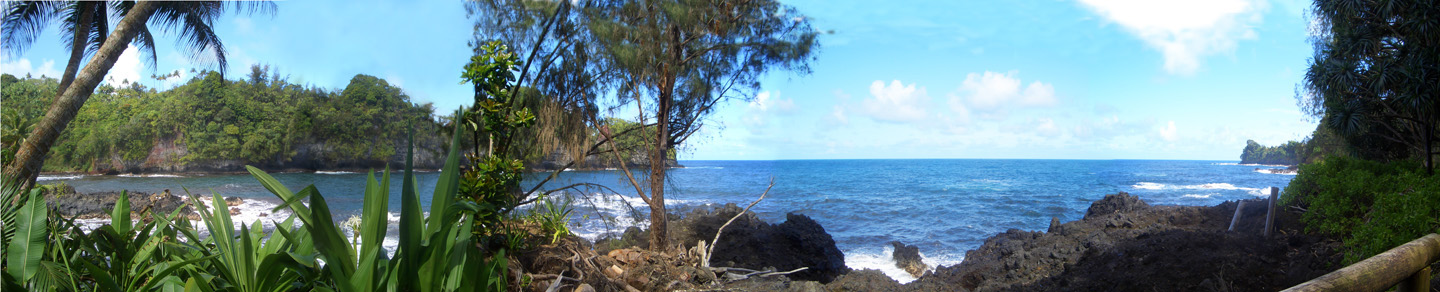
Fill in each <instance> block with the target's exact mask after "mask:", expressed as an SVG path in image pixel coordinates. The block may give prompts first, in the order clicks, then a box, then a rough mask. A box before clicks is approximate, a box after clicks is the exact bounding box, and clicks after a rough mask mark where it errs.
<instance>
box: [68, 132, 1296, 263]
mask: <svg viewBox="0 0 1440 292" xmlns="http://www.w3.org/2000/svg"><path fill="white" fill-rule="evenodd" d="M681 164H682V165H685V167H684V168H676V169H672V170H671V171H670V172H669V176H668V177H667V182H666V183H667V187H666V202H667V205H668V208H669V209H670V210H672V212H675V211H684V210H686V209H690V208H693V207H695V206H699V205H703V204H712V203H718V204H725V203H735V204H737V205H740V206H742V207H743V206H745V205H746V204H749V203H750V202H751V201H753V200H755V199H756V198H757V197H758V196H759V195H760V194H761V193H762V192H764V191H765V188H766V186H767V185H768V184H769V183H770V182H771V181H772V179H773V181H774V184H775V185H774V188H773V189H771V190H770V193H769V195H768V196H767V197H766V198H765V200H764V201H762V202H760V203H759V204H758V205H756V206H755V207H754V208H753V209H752V211H755V212H756V213H758V214H759V215H760V217H761V218H763V219H765V220H766V221H769V222H772V223H780V221H783V220H784V218H785V214H786V213H788V212H794V213H799V214H805V215H808V216H810V217H811V218H814V219H815V220H816V221H817V222H819V223H820V224H821V225H823V226H824V227H825V230H826V231H827V232H829V233H830V234H831V235H832V236H833V237H834V238H835V242H836V244H837V245H838V246H839V248H840V250H841V251H842V252H844V253H845V261H846V264H847V265H848V266H850V267H851V268H855V269H878V270H881V271H883V272H885V273H886V274H887V275H890V276H891V277H893V278H895V279H896V280H899V281H901V282H908V281H911V280H913V278H911V277H910V276H909V275H908V274H906V273H905V272H903V271H901V270H900V269H898V268H896V267H895V265H894V262H893V261H891V260H890V253H891V251H892V250H891V247H890V245H889V244H888V243H889V242H890V241H901V242H904V243H906V244H911V245H917V246H919V248H920V252H921V254H922V256H923V257H924V260H925V262H927V263H929V264H931V265H932V266H935V265H947V266H948V265H954V264H957V263H960V262H961V261H963V260H964V255H965V251H967V250H971V249H974V248H976V247H978V246H980V244H982V243H983V242H984V240H985V238H988V237H990V236H991V235H994V234H996V233H1001V232H1004V231H1006V230H1008V229H1012V228H1013V229H1021V230H1032V231H1043V230H1045V229H1046V228H1047V227H1048V226H1049V223H1050V218H1052V217H1054V218H1059V219H1060V221H1062V222H1068V221H1073V220H1078V219H1080V218H1081V217H1083V216H1084V215H1085V210H1086V209H1087V208H1088V207H1089V206H1090V203H1091V202H1093V201H1095V200H1098V199H1100V198H1102V197H1104V196H1105V195H1106V194H1114V193H1118V192H1128V193H1130V194H1133V195H1138V196H1140V198H1142V199H1144V200H1146V201H1147V202H1149V203H1150V204H1158V205H1167V204H1168V205H1215V204H1219V203H1221V202H1224V201H1228V200H1240V199H1250V198H1257V197H1263V196H1268V195H1269V191H1268V188H1269V187H1280V188H1284V187H1285V186H1286V185H1288V184H1289V182H1290V180H1291V179H1292V178H1294V175H1293V174H1284V173H1283V172H1279V171H1276V170H1278V169H1281V168H1283V167H1282V166H1268V165H1241V164H1237V163H1235V161H1194V160H1180V161H1159V160H1018V159H920V160H781V161H681ZM637 171H638V170H637ZM547 175H549V173H548V172H547V173H534V174H531V175H529V176H528V177H527V179H526V181H525V185H526V189H529V187H531V186H534V185H535V184H536V183H538V182H539V181H540V180H541V179H543V178H544V177H545V176H547ZM637 175H639V173H637ZM274 176H275V178H276V179H278V180H280V181H281V182H282V183H284V184H285V185H287V186H289V187H290V188H291V189H293V190H299V189H300V188H303V187H304V186H307V185H311V184H313V185H315V186H316V188H318V189H319V190H320V193H321V194H322V195H324V196H325V198H326V200H327V202H328V203H329V204H330V206H331V208H332V209H333V210H334V212H335V213H336V214H335V217H336V218H337V219H338V220H343V218H348V217H350V216H353V215H357V214H359V212H360V208H361V204H362V203H363V198H362V193H363V189H364V179H363V178H364V177H365V174H364V173H351V172H317V173H283V174H274ZM400 176H401V173H399V172H395V173H393V174H392V179H393V180H394V181H393V182H392V183H391V187H392V190H391V202H390V206H391V208H392V211H394V212H397V213H398V209H399V206H400V202H399V189H400V185H401V184H400ZM437 177H438V173H434V172H421V173H417V182H418V187H419V188H420V194H421V201H422V202H421V203H422V204H423V205H426V206H427V207H425V208H422V209H425V210H428V202H429V196H430V194H431V193H432V192H433V190H434V187H435V181H436V179H437ZM41 180H42V181H41V183H55V182H61V181H63V182H65V183H68V184H70V185H71V186H74V187H75V189H76V190H77V191H79V192H82V193H85V192H98V191H114V190H121V189H128V190H131V191H141V192H160V191H163V190H165V189H169V190H170V191H171V192H172V193H175V194H183V193H184V192H183V191H182V190H181V188H182V187H184V188H188V189H189V190H190V191H191V192H192V193H195V194H198V195H203V196H205V197H208V196H209V194H210V192H211V191H212V190H213V191H214V192H216V193H219V194H220V195H221V196H226V197H231V196H234V197H241V198H246V199H247V204H245V205H244V206H241V207H240V208H241V209H243V210H242V216H239V217H237V218H236V221H237V222H247V223H248V222H253V221H255V220H261V221H272V220H273V221H280V220H282V219H283V216H285V215H287V214H284V213H281V214H266V213H268V212H269V211H270V209H271V208H272V207H273V206H275V202H276V201H278V200H276V199H275V197H274V195H271V194H270V193H269V192H268V191H266V190H265V189H264V188H263V187H261V186H260V184H259V183H258V182H256V181H255V179H253V178H251V177H250V176H249V175H196V176H186V175H149V176H42V177H41ZM578 183H589V184H593V185H591V187H588V188H579V189H572V190H568V191H567V193H568V195H569V196H571V198H572V199H574V200H575V202H576V203H575V206H574V208H575V213H574V214H573V215H574V216H573V217H572V218H573V221H572V225H573V226H574V227H572V230H574V231H575V232H576V233H577V234H578V235H580V236H583V237H586V238H590V239H592V240H593V239H595V238H597V237H599V236H601V235H603V234H606V233H615V232H621V231H623V230H624V228H625V227H629V226H642V227H643V226H645V225H646V224H645V222H643V220H645V219H646V218H648V217H646V216H647V215H646V213H647V212H648V209H647V208H646V207H645V204H643V203H641V200H640V199H639V198H637V197H635V188H634V187H632V186H630V184H629V183H628V179H627V178H626V177H625V175H624V174H623V173H621V171H619V170H603V171H567V172H564V173H563V174H562V175H561V176H560V177H559V178H557V179H555V180H553V181H551V182H549V183H547V184H546V187H547V188H559V187H562V186H567V185H572V184H578ZM617 194H618V195H617ZM627 206H628V207H627ZM262 214H263V215H262ZM392 219H394V218H393V215H392ZM637 219H638V220H637ZM91 224H97V223H93V222H92V223H91ZM390 231H391V234H392V235H393V234H394V233H395V228H394V226H392V227H391V230H390ZM392 244H393V243H392Z"/></svg>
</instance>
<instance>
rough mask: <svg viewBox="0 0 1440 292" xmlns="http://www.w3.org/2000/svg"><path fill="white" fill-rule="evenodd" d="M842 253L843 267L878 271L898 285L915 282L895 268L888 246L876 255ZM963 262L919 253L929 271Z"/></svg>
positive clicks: (960, 258) (892, 252) (891, 251)
mask: <svg viewBox="0 0 1440 292" xmlns="http://www.w3.org/2000/svg"><path fill="white" fill-rule="evenodd" d="M844 253H845V266H847V267H850V268H851V269H855V270H861V269H871V270H879V271H880V272H882V273H885V275H886V276H890V278H891V279H895V281H898V282H900V284H905V283H910V282H911V281H915V277H914V276H911V275H910V273H907V272H905V270H902V269H900V267H897V266H895V256H894V254H895V248H894V247H891V246H890V245H888V244H887V245H885V249H884V250H882V251H881V252H880V253H878V254H876V253H862V252H860V251H855V250H850V251H845V252H844ZM964 260H965V258H964V256H960V257H953V256H945V255H942V256H938V257H929V256H925V253H923V252H922V253H920V261H921V262H924V263H925V264H926V265H929V266H930V268H931V269H934V268H937V267H939V266H952V265H957V264H960V262H961V261H964Z"/></svg>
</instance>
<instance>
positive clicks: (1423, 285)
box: [1395, 267, 1430, 292]
mask: <svg viewBox="0 0 1440 292" xmlns="http://www.w3.org/2000/svg"><path fill="white" fill-rule="evenodd" d="M1395 291H1400V292H1427V291H1430V267H1425V268H1424V269H1420V271H1418V272H1415V274H1412V275H1410V277H1409V278H1405V280H1404V281H1400V285H1396V286H1395Z"/></svg>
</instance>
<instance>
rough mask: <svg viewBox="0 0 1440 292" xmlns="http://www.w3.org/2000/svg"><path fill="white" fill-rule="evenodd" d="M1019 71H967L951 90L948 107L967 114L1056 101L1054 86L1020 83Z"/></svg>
mask: <svg viewBox="0 0 1440 292" xmlns="http://www.w3.org/2000/svg"><path fill="white" fill-rule="evenodd" d="M1017 74H1018V73H1017V72H1015V71H1010V72H1009V73H996V72H990V71H985V72H984V73H970V74H967V75H965V81H964V82H963V83H961V84H960V88H959V89H958V90H956V92H954V93H951V94H950V109H951V111H954V112H956V113H957V114H961V115H962V116H966V117H968V116H969V113H970V111H971V110H972V109H973V110H976V111H981V112H995V111H999V110H1002V109H1004V108H1006V107H1010V106H1020V107H1048V106H1055V105H1056V104H1059V101H1058V100H1056V99H1055V86H1053V85H1050V84H1048V83H1044V82H1040V81H1033V82H1030V84H1029V85H1027V86H1024V87H1023V88H1022V87H1021V84H1023V82H1021V81H1020V78H1018V77H1016V75H1017Z"/></svg>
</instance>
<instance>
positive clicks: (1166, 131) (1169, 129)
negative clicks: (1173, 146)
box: [1160, 121, 1178, 142]
mask: <svg viewBox="0 0 1440 292" xmlns="http://www.w3.org/2000/svg"><path fill="white" fill-rule="evenodd" d="M1160 138H1161V139H1165V141H1169V142H1175V139H1177V138H1178V137H1177V136H1176V135H1175V121H1170V122H1169V123H1167V124H1166V125H1165V127H1164V128H1160Z"/></svg>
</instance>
